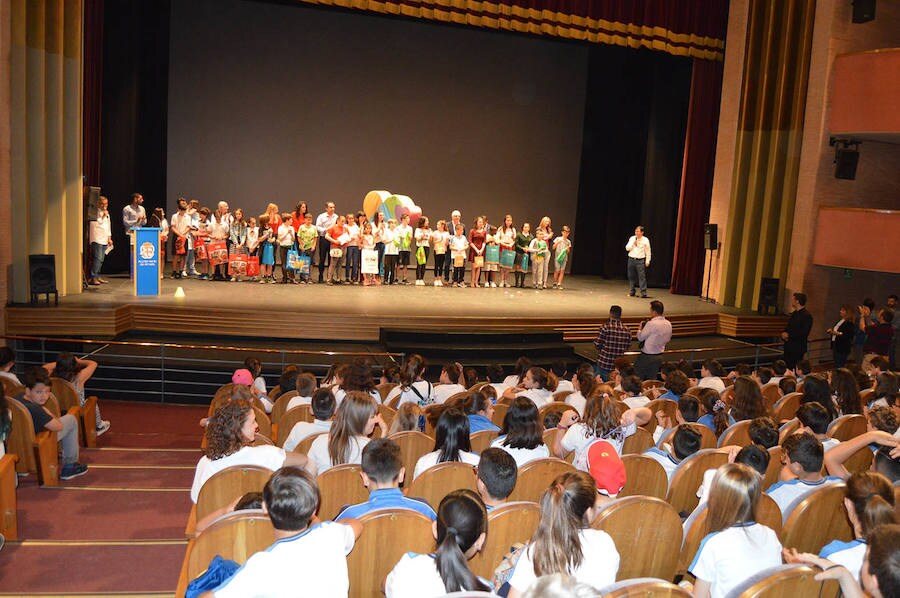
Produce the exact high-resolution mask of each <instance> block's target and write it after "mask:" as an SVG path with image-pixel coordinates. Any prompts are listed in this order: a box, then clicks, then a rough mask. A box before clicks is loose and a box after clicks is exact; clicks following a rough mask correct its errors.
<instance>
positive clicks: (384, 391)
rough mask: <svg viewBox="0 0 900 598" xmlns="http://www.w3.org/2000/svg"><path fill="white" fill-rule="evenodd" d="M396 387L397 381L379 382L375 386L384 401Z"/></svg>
mask: <svg viewBox="0 0 900 598" xmlns="http://www.w3.org/2000/svg"><path fill="white" fill-rule="evenodd" d="M396 387H397V383H396V382H384V383H383V384H378V385H377V386H375V390H377V391H378V394H380V395H381V402H382V403H384V401H385V399H387V396H388V394H389V393H390V392H391V391H392V390H394V388H396Z"/></svg>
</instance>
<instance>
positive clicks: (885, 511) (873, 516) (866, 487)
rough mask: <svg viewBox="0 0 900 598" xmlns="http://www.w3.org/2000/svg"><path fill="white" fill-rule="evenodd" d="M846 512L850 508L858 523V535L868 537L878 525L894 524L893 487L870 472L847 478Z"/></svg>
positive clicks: (883, 478) (878, 474)
mask: <svg viewBox="0 0 900 598" xmlns="http://www.w3.org/2000/svg"><path fill="white" fill-rule="evenodd" d="M847 500H848V501H849V502H850V505H847V510H848V511H850V510H851V508H852V512H853V515H855V516H856V521H857V522H858V523H859V535H860V536H861V537H865V536H868V535H869V534H870V533H872V530H874V529H875V528H876V527H878V526H879V525H882V524H885V523H896V519H895V517H894V487H893V486H892V485H891V482H890V481H889V480H888V479H887V478H886V477H884V476H883V475H881V474H880V473H875V472H872V471H862V472H858V473H854V474H852V475H851V476H850V477H849V478H847Z"/></svg>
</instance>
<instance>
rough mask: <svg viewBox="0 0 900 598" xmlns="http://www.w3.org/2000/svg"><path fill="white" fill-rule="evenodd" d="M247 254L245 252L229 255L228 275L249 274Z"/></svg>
mask: <svg viewBox="0 0 900 598" xmlns="http://www.w3.org/2000/svg"><path fill="white" fill-rule="evenodd" d="M247 259H248V258H247V256H246V255H245V254H243V253H232V254H231V255H229V256H228V275H229V276H247Z"/></svg>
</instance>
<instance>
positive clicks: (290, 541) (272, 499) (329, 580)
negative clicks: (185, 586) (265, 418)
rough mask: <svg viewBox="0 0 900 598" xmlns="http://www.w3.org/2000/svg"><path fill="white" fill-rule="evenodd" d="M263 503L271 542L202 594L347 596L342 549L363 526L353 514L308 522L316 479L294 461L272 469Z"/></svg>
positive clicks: (347, 548)
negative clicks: (271, 529) (271, 531)
mask: <svg viewBox="0 0 900 598" xmlns="http://www.w3.org/2000/svg"><path fill="white" fill-rule="evenodd" d="M263 506H264V507H265V511H266V513H267V514H268V515H269V519H271V520H272V526H273V527H274V528H275V543H274V544H272V545H271V546H270V547H269V548H267V549H266V550H263V551H262V552H257V553H256V554H254V555H253V556H251V557H250V558H249V559H248V560H247V562H246V563H245V564H244V566H243V567H241V568H240V569H239V570H238V571H237V573H235V574H234V576H233V577H231V578H230V579H228V580H227V581H225V582H223V583H222V584H221V585H219V586H218V587H217V588H215V589H214V590H212V591H210V592H206V593H204V594H202V596H216V597H218V598H227V597H228V596H293V595H297V594H298V591H297V589H298V588H302V589H303V591H302V592H300V593H302V594H303V595H304V596H316V597H324V598H346V596H347V595H348V593H349V588H350V579H349V576H348V574H347V555H348V554H349V553H350V551H351V550H352V549H353V545H354V544H355V542H356V539H357V538H358V537H359V534H360V533H361V532H362V524H361V523H359V521H357V520H355V519H343V520H341V522H340V523H337V522H334V521H326V522H324V523H316V524H313V522H312V518H313V516H314V515H315V513H316V509H318V507H319V491H318V489H317V488H316V481H315V479H313V478H312V476H310V475H309V474H308V473H306V472H305V471H302V470H300V469H298V468H295V467H284V468H282V469H279V470H278V471H276V472H275V473H274V474H273V475H272V477H271V478H270V479H269V481H268V483H266V486H265V488H263Z"/></svg>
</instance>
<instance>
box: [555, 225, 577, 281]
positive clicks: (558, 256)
mask: <svg viewBox="0 0 900 598" xmlns="http://www.w3.org/2000/svg"><path fill="white" fill-rule="evenodd" d="M569 232H570V231H569V227H568V226H564V227H562V235H561V236H559V237H556V239H554V240H553V268H554V270H553V288H554V289H562V288H563V277H565V275H566V264H568V263H569V254H570V253H572V241H570V240H569Z"/></svg>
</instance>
